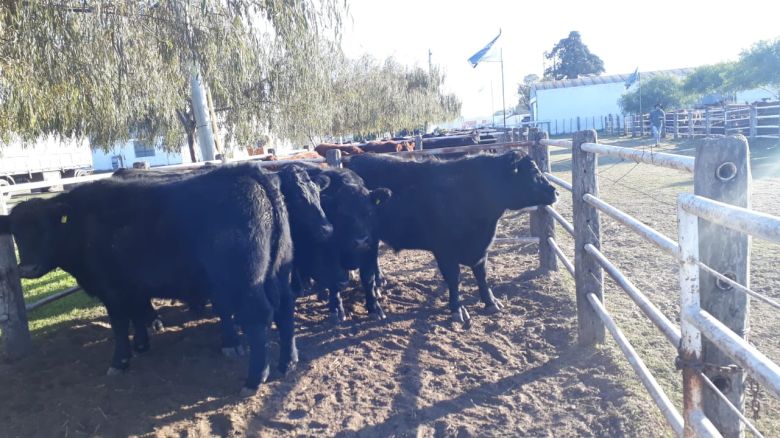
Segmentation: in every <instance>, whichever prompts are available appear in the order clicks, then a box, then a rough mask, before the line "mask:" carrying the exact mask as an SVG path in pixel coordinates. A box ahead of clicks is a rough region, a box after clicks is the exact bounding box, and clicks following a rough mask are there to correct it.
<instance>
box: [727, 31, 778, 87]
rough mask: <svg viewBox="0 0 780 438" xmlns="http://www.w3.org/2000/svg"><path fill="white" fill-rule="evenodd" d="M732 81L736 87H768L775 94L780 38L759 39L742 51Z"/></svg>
mask: <svg viewBox="0 0 780 438" xmlns="http://www.w3.org/2000/svg"><path fill="white" fill-rule="evenodd" d="M732 81H733V86H734V87H735V88H737V89H743V90H746V89H750V88H758V87H769V88H771V89H772V91H773V92H774V93H776V94H777V90H778V89H780V38H778V39H776V40H773V41H760V42H758V43H756V44H755V45H754V46H753V47H751V48H750V49H748V50H746V51H744V52H742V53H741V54H740V56H739V60H738V61H737V68H735V69H734V72H733V79H732ZM778 97H780V96H778Z"/></svg>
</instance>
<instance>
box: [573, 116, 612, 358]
mask: <svg viewBox="0 0 780 438" xmlns="http://www.w3.org/2000/svg"><path fill="white" fill-rule="evenodd" d="M596 141H597V137H596V132H595V131H578V132H576V133H574V138H573V141H572V149H571V150H572V160H571V161H572V204H573V207H574V266H575V268H574V269H575V275H574V280H575V283H576V289H577V323H578V327H579V330H578V340H579V343H580V345H594V344H600V343H602V342H604V324H603V323H602V322H601V319H600V318H599V316H598V314H597V313H596V311H595V310H593V307H592V306H591V304H590V302H589V301H588V294H591V293H592V294H595V295H596V296H598V297H599V300H601V301H602V302H603V301H604V288H603V286H602V285H603V284H604V271H603V270H602V269H601V265H599V263H598V262H597V261H596V260H595V259H594V258H593V257H592V256H591V255H590V254H589V253H588V252H587V251H585V245H587V244H591V245H593V246H595V247H596V248H598V249H601V222H600V220H599V212H598V210H596V209H595V208H594V207H592V206H591V205H589V204H587V203H585V201H583V200H582V198H583V196H584V195H585V194H586V193H588V194H591V195H593V196H598V195H599V186H598V180H597V178H596V169H597V168H598V157H597V156H596V154H591V153H588V152H585V151H583V150H582V149H580V148H581V146H582V144H583V143H596Z"/></svg>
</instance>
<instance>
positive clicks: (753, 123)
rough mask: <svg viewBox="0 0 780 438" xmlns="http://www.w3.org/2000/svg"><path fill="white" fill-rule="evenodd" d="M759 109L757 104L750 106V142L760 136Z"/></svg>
mask: <svg viewBox="0 0 780 438" xmlns="http://www.w3.org/2000/svg"><path fill="white" fill-rule="evenodd" d="M757 131H758V108H756V104H753V105H750V140H751V141H752V140H755V139H756V135H757V134H758V132H757Z"/></svg>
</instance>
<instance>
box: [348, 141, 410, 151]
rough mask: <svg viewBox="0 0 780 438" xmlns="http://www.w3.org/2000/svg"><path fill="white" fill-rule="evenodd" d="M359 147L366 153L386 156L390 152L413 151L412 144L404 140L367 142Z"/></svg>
mask: <svg viewBox="0 0 780 438" xmlns="http://www.w3.org/2000/svg"><path fill="white" fill-rule="evenodd" d="M359 147H360V148H361V149H363V151H365V152H367V153H373V154H386V153H390V152H402V151H413V150H414V142H410V141H406V140H403V141H396V140H387V141H369V142H368V143H364V144H361V145H359Z"/></svg>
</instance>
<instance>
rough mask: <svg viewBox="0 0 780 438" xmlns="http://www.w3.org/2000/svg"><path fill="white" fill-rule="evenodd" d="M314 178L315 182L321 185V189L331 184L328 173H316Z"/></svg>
mask: <svg viewBox="0 0 780 438" xmlns="http://www.w3.org/2000/svg"><path fill="white" fill-rule="evenodd" d="M312 180H313V181H314V183H315V184H317V185H318V186H320V190H325V189H327V188H328V186H329V185H330V178H329V177H328V175H325V174H322V173H320V174H318V175H315V176H314V178H312Z"/></svg>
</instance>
